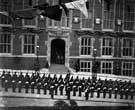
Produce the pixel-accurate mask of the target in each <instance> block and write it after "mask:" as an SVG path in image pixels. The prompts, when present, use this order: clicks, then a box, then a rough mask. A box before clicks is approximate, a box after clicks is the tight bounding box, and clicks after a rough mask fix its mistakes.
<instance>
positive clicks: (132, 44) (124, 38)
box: [121, 38, 134, 57]
mask: <svg viewBox="0 0 135 110" xmlns="http://www.w3.org/2000/svg"><path fill="white" fill-rule="evenodd" d="M124 39H128V40H131V42H132V47H130V48H131V49H132V55H131V56H123V40H124ZM126 48H127V47H126ZM121 56H122V57H134V41H133V39H132V38H122V39H121Z"/></svg>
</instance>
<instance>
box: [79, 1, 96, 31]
mask: <svg viewBox="0 0 135 110" xmlns="http://www.w3.org/2000/svg"><path fill="white" fill-rule="evenodd" d="M86 4H87V5H86V6H87V9H88V18H86V17H85V16H84V15H83V14H82V13H81V20H82V22H81V23H82V24H81V28H85V29H91V28H92V24H93V10H94V8H93V4H94V0H89V1H88V2H87V3H86Z"/></svg>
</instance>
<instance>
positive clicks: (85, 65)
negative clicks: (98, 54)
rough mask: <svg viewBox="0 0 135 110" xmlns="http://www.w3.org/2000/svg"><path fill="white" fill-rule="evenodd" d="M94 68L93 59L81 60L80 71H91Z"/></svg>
mask: <svg viewBox="0 0 135 110" xmlns="http://www.w3.org/2000/svg"><path fill="white" fill-rule="evenodd" d="M91 68H92V62H91V61H80V71H81V72H90V71H91Z"/></svg>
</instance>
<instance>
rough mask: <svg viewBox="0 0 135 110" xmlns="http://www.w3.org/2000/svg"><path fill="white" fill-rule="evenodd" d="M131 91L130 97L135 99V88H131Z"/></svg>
mask: <svg viewBox="0 0 135 110" xmlns="http://www.w3.org/2000/svg"><path fill="white" fill-rule="evenodd" d="M129 93H130V97H131V98H130V99H131V100H133V99H134V94H135V89H134V88H131V90H130V92H129Z"/></svg>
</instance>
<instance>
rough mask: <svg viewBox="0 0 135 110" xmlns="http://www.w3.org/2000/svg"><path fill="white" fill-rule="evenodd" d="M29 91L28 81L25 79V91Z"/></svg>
mask: <svg viewBox="0 0 135 110" xmlns="http://www.w3.org/2000/svg"><path fill="white" fill-rule="evenodd" d="M28 92H29V82H28V81H26V82H25V93H28Z"/></svg>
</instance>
